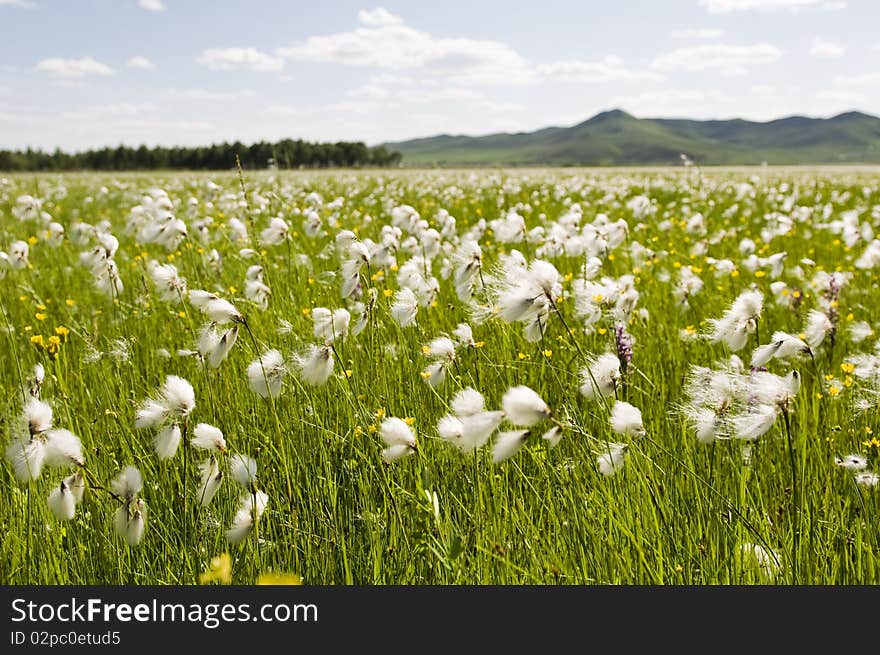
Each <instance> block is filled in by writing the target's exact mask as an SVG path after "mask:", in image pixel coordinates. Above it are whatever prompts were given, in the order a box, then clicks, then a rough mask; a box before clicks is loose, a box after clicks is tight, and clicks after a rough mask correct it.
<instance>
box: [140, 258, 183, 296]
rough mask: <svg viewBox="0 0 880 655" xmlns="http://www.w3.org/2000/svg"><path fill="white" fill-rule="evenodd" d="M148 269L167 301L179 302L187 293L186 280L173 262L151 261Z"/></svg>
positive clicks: (161, 294)
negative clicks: (160, 262)
mask: <svg viewBox="0 0 880 655" xmlns="http://www.w3.org/2000/svg"><path fill="white" fill-rule="evenodd" d="M148 270H149V273H150V277H151V278H152V280H153V285H154V286H155V287H156V291H157V293H158V294H159V297H160V298H161V299H162V300H164V301H165V302H171V303H175V304H177V303H179V302H180V300H181V298H182V297H183V296H184V295H186V280H185V279H184V278H182V277H180V274H179V273H178V272H177V267H176V266H174V265H173V264H159V263H157V262H155V261H151V262H150V267H149V269H148Z"/></svg>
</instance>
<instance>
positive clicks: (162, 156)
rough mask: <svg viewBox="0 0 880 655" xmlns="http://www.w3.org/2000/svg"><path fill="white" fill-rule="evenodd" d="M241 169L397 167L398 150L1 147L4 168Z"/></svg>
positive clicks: (292, 144)
mask: <svg viewBox="0 0 880 655" xmlns="http://www.w3.org/2000/svg"><path fill="white" fill-rule="evenodd" d="M236 154H237V155H238V156H239V158H240V159H241V165H242V167H243V168H250V169H258V168H270V167H277V168H328V167H337V166H345V167H355V168H357V167H368V166H397V165H398V164H399V163H400V160H401V154H400V153H399V152H392V151H389V150H388V149H387V148H385V147H384V146H378V147H375V148H369V147H367V146H366V145H365V144H364V143H360V142H351V141H339V142H337V143H310V142H308V141H294V140H292V139H285V140H283V141H279V142H278V143H267V142H265V141H260V142H259V143H254V144H253V145H250V146H246V145H244V144H242V143H239V142H238V141H236V142H235V143H221V144H216V145H211V146H202V147H198V148H164V147H155V148H148V147H146V146H140V147H139V148H131V147H128V146H119V147H116V148H101V149H100V150H86V151H85V152H77V153H67V152H62V151H61V150H55V151H54V152H51V153H49V152H43V151H41V150H31V149H30V148H28V149H27V150H16V151H13V150H0V171H72V170H96V171H124V170H127V171H130V170H152V169H162V168H164V169H197V170H198V169H204V170H227V169H231V168H234V167H235V155H236Z"/></svg>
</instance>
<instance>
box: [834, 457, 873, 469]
mask: <svg viewBox="0 0 880 655" xmlns="http://www.w3.org/2000/svg"><path fill="white" fill-rule="evenodd" d="M834 463H835V464H837V465H838V466H842V467H843V468H845V469H846V470H847V471H851V472H853V473H858V472H859V471H864V470H865V469H866V468H868V460H867V459H866V458H865V457H862V456H861V455H856V454H855V453H853V454H851V455H847V456H846V457H835V458H834Z"/></svg>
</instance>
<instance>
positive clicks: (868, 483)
mask: <svg viewBox="0 0 880 655" xmlns="http://www.w3.org/2000/svg"><path fill="white" fill-rule="evenodd" d="M855 481H856V484H857V485H859V486H862V487H876V486H877V484H878V483H880V475H877V474H876V473H873V472H871V471H862V472H861V473H857V474H856V476H855Z"/></svg>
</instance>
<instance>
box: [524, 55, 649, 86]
mask: <svg viewBox="0 0 880 655" xmlns="http://www.w3.org/2000/svg"><path fill="white" fill-rule="evenodd" d="M536 70H537V72H538V74H539V75H540V76H542V77H545V78H549V79H552V80H559V81H562V82H611V81H615V80H660V79H663V77H662V75H658V74H657V73H651V72H649V71H633V70H630V69H628V68H626V66H625V65H624V62H623V59H621V58H620V57H616V56H614V55H609V56H607V57H603V58H602V59H599V60H597V61H583V60H578V59H569V60H567V61H557V62H553V63H551V64H539V65H538V66H537V67H536Z"/></svg>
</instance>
